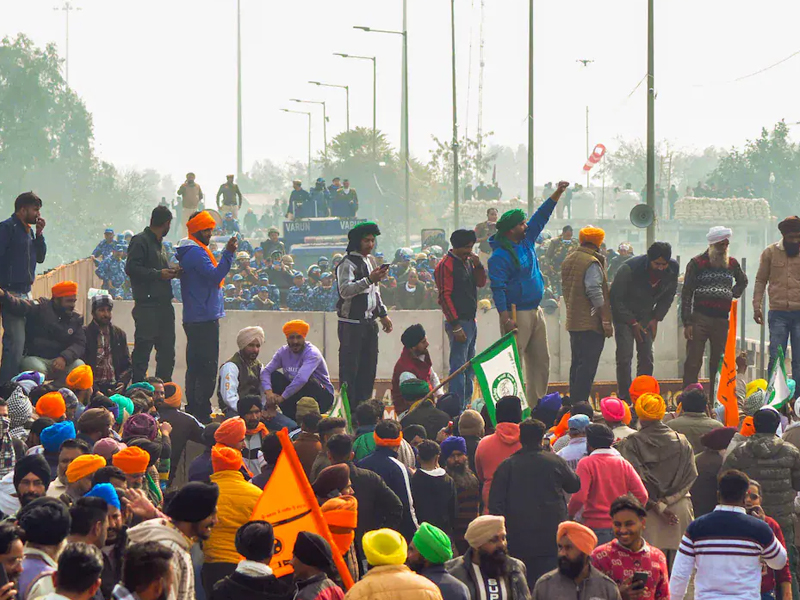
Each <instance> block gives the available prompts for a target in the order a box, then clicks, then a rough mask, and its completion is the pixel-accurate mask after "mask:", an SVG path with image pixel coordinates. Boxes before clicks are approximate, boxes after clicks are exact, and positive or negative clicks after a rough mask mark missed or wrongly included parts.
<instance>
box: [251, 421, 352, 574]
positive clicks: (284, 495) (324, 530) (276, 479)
mask: <svg viewBox="0 0 800 600" xmlns="http://www.w3.org/2000/svg"><path fill="white" fill-rule="evenodd" d="M277 436H278V439H279V440H280V442H281V455H280V457H279V458H278V462H277V463H276V464H275V469H274V470H273V471H272V475H270V478H269V481H268V482H267V485H266V486H264V493H263V494H261V498H259V499H258V503H257V504H256V507H255V509H254V510H253V516H252V517H251V520H253V521H259V520H260V521H268V522H269V523H271V524H272V529H273V531H274V533H275V554H274V555H273V556H272V562H270V564H269V566H270V567H271V568H272V571H273V573H274V574H275V577H282V576H284V575H288V574H289V573H292V571H293V569H292V565H291V564H290V561H291V560H292V552H293V550H294V543H295V540H297V534H298V533H300V532H301V531H310V532H312V533H317V534H319V535H321V536H322V537H324V538H325V539H326V540H328V543H329V544H330V546H331V550H332V552H333V560H334V562H335V563H336V568H337V569H338V571H339V575H341V577H342V582H344V585H345V587H346V588H347V589H350V588H351V587H352V586H353V578H352V577H351V576H350V571H349V570H348V569H347V564H346V563H345V562H344V559H343V558H342V556H341V555H340V554H339V553H338V552H337V551H336V544H335V543H334V541H333V537H332V536H331V532H330V530H329V529H328V525H327V523H325V518H324V517H323V516H322V511H321V510H320V508H319V503H317V498H316V496H315V495H314V491H313V490H312V489H311V484H309V483H308V479H307V478H306V475H305V473H304V472H303V467H302V465H301V464H300V459H298V458H297V453H296V452H295V450H294V446H293V445H292V442H291V441H290V440H289V433H288V432H287V431H286V429H283V430H282V431H279V432H278V433H277Z"/></svg>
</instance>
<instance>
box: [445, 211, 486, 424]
mask: <svg viewBox="0 0 800 600" xmlns="http://www.w3.org/2000/svg"><path fill="white" fill-rule="evenodd" d="M490 210H494V212H495V217H496V216H497V210H496V209H490ZM475 240H476V236H475V232H474V231H470V230H469V229H457V230H456V231H454V232H453V233H452V235H451V236H450V245H451V246H452V248H451V249H450V252H448V253H447V256H445V257H444V258H443V259H442V260H441V262H440V263H439V264H438V265H436V270H435V271H434V276H435V277H436V287H437V288H438V290H439V305H440V306H441V307H442V312H443V313H444V318H445V320H446V323H445V331H446V332H447V339H448V340H449V341H450V373H453V372H455V371H457V370H458V369H459V368H460V367H461V365H463V364H464V363H466V362H467V361H469V360H472V359H473V358H475V341H476V340H477V338H478V323H477V322H476V321H475V315H476V314H477V312H478V288H479V287H483V286H485V285H486V269H484V268H483V264H482V263H481V261H480V259H479V258H478V257H477V255H475V254H474V253H473V252H472V248H473V246H474V245H475ZM448 389H449V391H450V393H451V394H453V395H454V396H455V397H456V398H458V400H459V402H460V403H461V409H462V410H463V409H464V408H465V407H466V405H467V402H469V400H471V399H472V369H467V370H466V371H465V372H464V373H461V374H460V375H457V376H456V377H454V378H453V379H452V380H451V381H450V387H449V388H448Z"/></svg>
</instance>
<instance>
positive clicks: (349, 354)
mask: <svg viewBox="0 0 800 600" xmlns="http://www.w3.org/2000/svg"><path fill="white" fill-rule="evenodd" d="M380 234H381V230H380V228H378V225H377V224H376V223H373V222H372V221H365V222H364V223H359V224H358V225H356V226H355V227H353V229H351V230H350V232H349V233H348V234H347V239H348V243H347V255H346V256H345V257H344V258H343V259H342V261H341V262H340V263H339V265H338V266H337V267H336V281H337V283H338V287H339V301H338V302H337V303H336V312H337V314H338V316H339V382H340V383H342V384H344V383H346V384H347V391H348V398H349V400H350V406H351V408H352V410H353V411H355V407H356V406H357V405H358V404H359V403H360V402H363V401H364V400H369V399H370V398H371V397H372V388H373V386H374V385H375V373H376V371H377V368H378V324H377V323H376V322H375V320H376V319H380V322H381V325H382V326H383V330H384V331H385V332H386V333H391V331H392V321H391V319H389V316H388V314H387V313H386V307H385V306H384V304H383V301H382V300H381V293H380V290H379V287H378V283H379V282H380V281H381V280H382V279H384V278H385V277H386V275H387V274H388V273H389V265H388V264H386V265H382V266H380V267H378V266H377V265H376V264H375V259H374V258H372V257H371V256H370V254H372V251H373V250H374V249H375V243H376V238H377V236H379V235H380Z"/></svg>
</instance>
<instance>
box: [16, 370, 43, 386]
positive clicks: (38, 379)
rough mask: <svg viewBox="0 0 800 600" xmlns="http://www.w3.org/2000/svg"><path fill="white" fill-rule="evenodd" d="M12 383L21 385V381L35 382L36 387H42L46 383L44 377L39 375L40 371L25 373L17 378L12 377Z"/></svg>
mask: <svg viewBox="0 0 800 600" xmlns="http://www.w3.org/2000/svg"><path fill="white" fill-rule="evenodd" d="M11 381H13V382H14V383H20V382H21V381H33V382H34V383H36V385H42V384H43V383H44V375H42V374H41V373H39V371H23V372H22V373H20V374H19V375H17V376H16V377H12V378H11Z"/></svg>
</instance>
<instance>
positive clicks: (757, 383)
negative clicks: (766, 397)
mask: <svg viewBox="0 0 800 600" xmlns="http://www.w3.org/2000/svg"><path fill="white" fill-rule="evenodd" d="M756 390H761V391H762V392H766V391H767V380H766V379H754V380H753V381H751V382H750V383H748V384H747V387H746V388H745V391H744V397H745V398H747V397H748V396H749V395H751V394H752V393H753V392H755V391H756Z"/></svg>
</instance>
